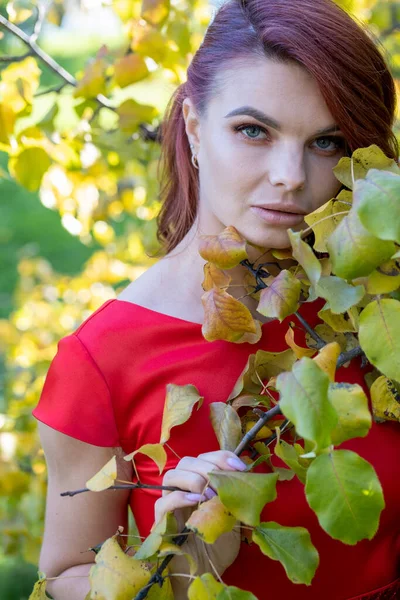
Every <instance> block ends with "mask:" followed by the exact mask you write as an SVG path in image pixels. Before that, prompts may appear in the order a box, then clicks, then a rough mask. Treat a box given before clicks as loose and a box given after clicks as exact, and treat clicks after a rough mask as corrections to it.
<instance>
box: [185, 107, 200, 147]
mask: <svg viewBox="0 0 400 600" xmlns="http://www.w3.org/2000/svg"><path fill="white" fill-rule="evenodd" d="M182 112H183V118H184V120H185V129H186V135H187V136H188V139H189V144H193V146H194V149H195V152H196V154H197V153H198V150H199V145H200V120H199V118H198V115H197V112H196V109H195V107H194V104H193V102H192V101H191V99H190V98H189V97H187V98H185V99H184V101H183V103H182Z"/></svg>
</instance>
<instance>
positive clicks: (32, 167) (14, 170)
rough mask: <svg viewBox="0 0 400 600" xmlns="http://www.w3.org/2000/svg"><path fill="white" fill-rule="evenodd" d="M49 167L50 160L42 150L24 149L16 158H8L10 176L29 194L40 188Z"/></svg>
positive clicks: (35, 148)
mask: <svg viewBox="0 0 400 600" xmlns="http://www.w3.org/2000/svg"><path fill="white" fill-rule="evenodd" d="M50 166H51V160H50V158H49V156H48V154H47V152H46V151H45V150H44V149H43V148H39V147H34V146H32V147H30V148H24V149H23V150H21V152H20V153H19V154H18V155H17V156H13V157H11V158H10V160H9V162H8V169H9V171H10V173H11V175H12V176H13V177H14V178H15V179H16V180H17V181H18V183H20V184H21V185H23V186H24V187H25V188H26V189H28V190H29V191H31V192H36V191H37V190H38V189H39V188H40V184H41V183H42V179H43V175H44V174H45V173H46V172H47V171H48V169H49V168H50Z"/></svg>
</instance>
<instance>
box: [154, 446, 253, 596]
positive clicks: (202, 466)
mask: <svg viewBox="0 0 400 600" xmlns="http://www.w3.org/2000/svg"><path fill="white" fill-rule="evenodd" d="M245 468H246V465H245V464H244V463H243V462H242V461H241V460H240V459H239V458H238V457H237V456H236V455H235V454H234V453H233V452H229V451H227V450H217V451H215V452H206V453H204V454H199V456H198V457H197V458H192V457H189V456H186V457H184V458H182V459H181V460H180V461H179V463H178V464H177V466H176V468H175V469H171V470H169V471H167V472H166V474H165V475H164V478H163V481H162V484H163V485H173V486H176V487H179V488H182V489H183V490H188V491H187V492H183V491H182V492H169V491H166V490H163V494H162V497H161V498H159V499H158V500H157V502H156V503H155V507H154V511H155V521H156V523H157V522H158V521H160V520H161V519H162V517H163V516H164V515H165V514H166V513H167V512H171V511H173V512H174V515H175V517H176V519H177V522H178V528H179V531H181V530H182V529H183V527H184V526H185V522H186V521H187V520H188V518H189V517H190V515H191V513H192V512H193V510H195V509H196V508H197V505H198V503H199V502H201V501H207V500H209V499H210V498H212V497H213V496H215V495H216V494H215V491H214V490H213V489H212V488H211V487H210V486H209V485H208V484H209V480H208V474H209V473H210V472H211V471H217V470H223V471H243V470H244V469H245ZM239 547H240V523H239V522H238V523H237V525H236V527H235V528H234V530H233V531H231V532H229V533H224V534H222V535H221V536H220V537H219V538H218V540H217V541H216V542H215V543H214V544H205V543H204V542H203V541H202V540H201V539H200V538H199V537H198V536H196V535H191V534H189V535H188V539H187V541H186V542H185V544H184V545H183V547H182V550H184V551H185V552H187V553H189V554H191V555H192V556H193V558H194V559H195V561H196V563H197V565H198V572H197V574H199V575H201V574H202V573H206V572H210V571H211V572H214V568H215V569H216V570H217V571H218V573H219V575H222V573H223V572H224V571H225V569H227V568H228V567H229V566H230V565H231V564H232V563H233V561H234V560H235V558H236V557H237V555H238V552H239ZM211 564H212V565H213V566H211ZM170 566H171V569H170V571H171V572H172V573H188V572H189V569H188V564H187V560H186V558H184V557H181V556H176V557H174V559H173V560H172V561H171V563H170ZM213 567H214V568H213ZM171 583H172V586H173V590H174V597H175V599H176V600H181V599H182V600H184V599H185V600H186V598H187V588H188V586H189V584H190V580H189V579H188V578H187V577H178V576H176V577H172V578H171Z"/></svg>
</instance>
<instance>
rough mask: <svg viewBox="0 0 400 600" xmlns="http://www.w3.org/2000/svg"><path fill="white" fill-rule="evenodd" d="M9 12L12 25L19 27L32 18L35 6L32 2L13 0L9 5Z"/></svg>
mask: <svg viewBox="0 0 400 600" xmlns="http://www.w3.org/2000/svg"><path fill="white" fill-rule="evenodd" d="M7 12H8V17H9V20H10V21H11V23H15V24H16V25H18V24H19V23H23V22H24V21H27V20H28V19H29V18H30V17H31V16H32V14H33V4H32V2H31V1H30V0H11V2H8V4H7Z"/></svg>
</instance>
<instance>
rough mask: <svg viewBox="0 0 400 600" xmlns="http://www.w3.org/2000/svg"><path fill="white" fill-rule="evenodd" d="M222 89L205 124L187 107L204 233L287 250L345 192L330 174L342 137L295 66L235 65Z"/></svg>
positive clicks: (248, 62) (255, 62)
mask: <svg viewBox="0 0 400 600" xmlns="http://www.w3.org/2000/svg"><path fill="white" fill-rule="evenodd" d="M219 83H220V88H219V90H220V91H219V92H218V93H217V95H216V96H215V97H214V98H213V99H212V100H211V101H210V102H209V104H208V109H207V114H206V115H205V116H204V117H203V118H201V119H200V120H199V119H198V118H197V115H196V111H195V109H194V107H193V105H192V103H191V101H190V99H189V98H186V99H185V101H184V104H183V114H184V117H185V122H186V132H187V134H188V137H189V141H190V142H191V143H192V144H194V147H195V148H194V151H195V153H196V154H197V158H198V163H199V181H200V205H199V224H200V233H203V234H216V233H219V232H220V231H221V230H222V229H223V228H224V227H226V226H228V225H233V226H234V227H236V229H238V231H239V232H240V233H241V234H242V235H243V236H244V237H245V238H246V239H247V240H248V241H249V242H252V243H254V244H257V245H259V246H262V247H270V248H286V247H288V246H290V243H289V238H288V235H287V233H286V230H287V229H288V228H291V229H294V230H296V231H299V230H300V229H304V228H305V227H306V224H305V222H304V215H306V214H308V213H310V212H312V211H314V210H315V209H316V208H318V207H319V206H321V205H322V204H324V203H325V202H327V201H328V200H329V199H330V198H332V197H334V196H335V195H336V193H337V192H338V190H339V189H340V186H341V184H340V183H339V181H338V180H337V179H336V178H335V176H334V174H333V172H332V169H333V167H334V166H335V165H336V164H337V162H338V160H339V159H340V158H341V157H342V156H344V154H345V141H344V137H343V135H342V134H341V133H340V131H338V129H337V125H336V124H335V122H334V119H333V117H332V115H331V113H330V112H329V110H328V107H327V106H326V104H325V101H324V100H323V98H322V96H321V93H320V91H319V88H318V86H317V83H316V82H315V80H314V79H313V77H312V76H311V75H310V74H309V73H308V72H307V71H306V70H305V69H304V68H302V67H301V66H299V65H297V64H296V63H286V64H284V63H281V62H274V61H272V60H270V59H261V58H257V57H256V58H255V59H254V60H253V59H252V60H250V59H248V60H246V61H244V60H241V61H236V62H235V64H234V66H233V67H232V68H224V69H221V73H220V75H219ZM262 207H264V208H262ZM288 213H291V214H288Z"/></svg>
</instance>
